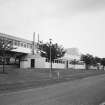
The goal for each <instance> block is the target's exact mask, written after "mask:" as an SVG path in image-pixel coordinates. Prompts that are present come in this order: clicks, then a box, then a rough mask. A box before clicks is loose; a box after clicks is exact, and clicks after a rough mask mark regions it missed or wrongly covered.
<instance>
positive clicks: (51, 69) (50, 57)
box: [49, 39, 52, 72]
mask: <svg viewBox="0 0 105 105" xmlns="http://www.w3.org/2000/svg"><path fill="white" fill-rule="evenodd" d="M49 41H50V72H51V71H52V58H51V56H52V54H51V47H52V39H49Z"/></svg>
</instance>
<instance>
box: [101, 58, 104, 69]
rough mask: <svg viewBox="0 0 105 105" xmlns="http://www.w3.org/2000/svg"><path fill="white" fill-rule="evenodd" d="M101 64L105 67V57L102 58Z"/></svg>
mask: <svg viewBox="0 0 105 105" xmlns="http://www.w3.org/2000/svg"><path fill="white" fill-rule="evenodd" d="M101 65H103V69H105V58H102V59H101Z"/></svg>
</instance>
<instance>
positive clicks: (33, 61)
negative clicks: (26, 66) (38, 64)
mask: <svg viewBox="0 0 105 105" xmlns="http://www.w3.org/2000/svg"><path fill="white" fill-rule="evenodd" d="M34 67H35V59H31V68H34Z"/></svg>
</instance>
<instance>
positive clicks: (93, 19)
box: [0, 0, 105, 57]
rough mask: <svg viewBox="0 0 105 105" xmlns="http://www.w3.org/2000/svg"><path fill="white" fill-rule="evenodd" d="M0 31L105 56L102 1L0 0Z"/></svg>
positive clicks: (104, 15)
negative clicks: (34, 34)
mask: <svg viewBox="0 0 105 105" xmlns="http://www.w3.org/2000/svg"><path fill="white" fill-rule="evenodd" d="M0 32H1V33H6V34H9V35H13V36H17V37H20V38H24V39H28V40H32V38H33V32H35V33H36V41H37V34H38V33H39V37H40V40H43V41H44V42H48V41H49V38H51V39H52V42H53V43H56V42H57V43H58V44H61V45H62V46H63V47H64V48H72V47H75V48H78V49H79V50H80V52H81V53H84V54H86V53H89V54H92V55H94V56H98V57H105V48H104V45H105V0H0Z"/></svg>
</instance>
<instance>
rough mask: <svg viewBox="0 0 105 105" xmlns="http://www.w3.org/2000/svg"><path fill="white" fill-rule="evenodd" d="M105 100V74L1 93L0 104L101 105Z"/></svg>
mask: <svg viewBox="0 0 105 105" xmlns="http://www.w3.org/2000/svg"><path fill="white" fill-rule="evenodd" d="M104 101H105V74H103V75H98V76H92V77H88V78H83V79H78V80H74V81H69V82H65V83H59V84H54V85H50V86H46V87H43V88H36V89H27V90H24V91H19V92H12V93H5V94H0V105H99V104H100V103H102V102H104Z"/></svg>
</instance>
